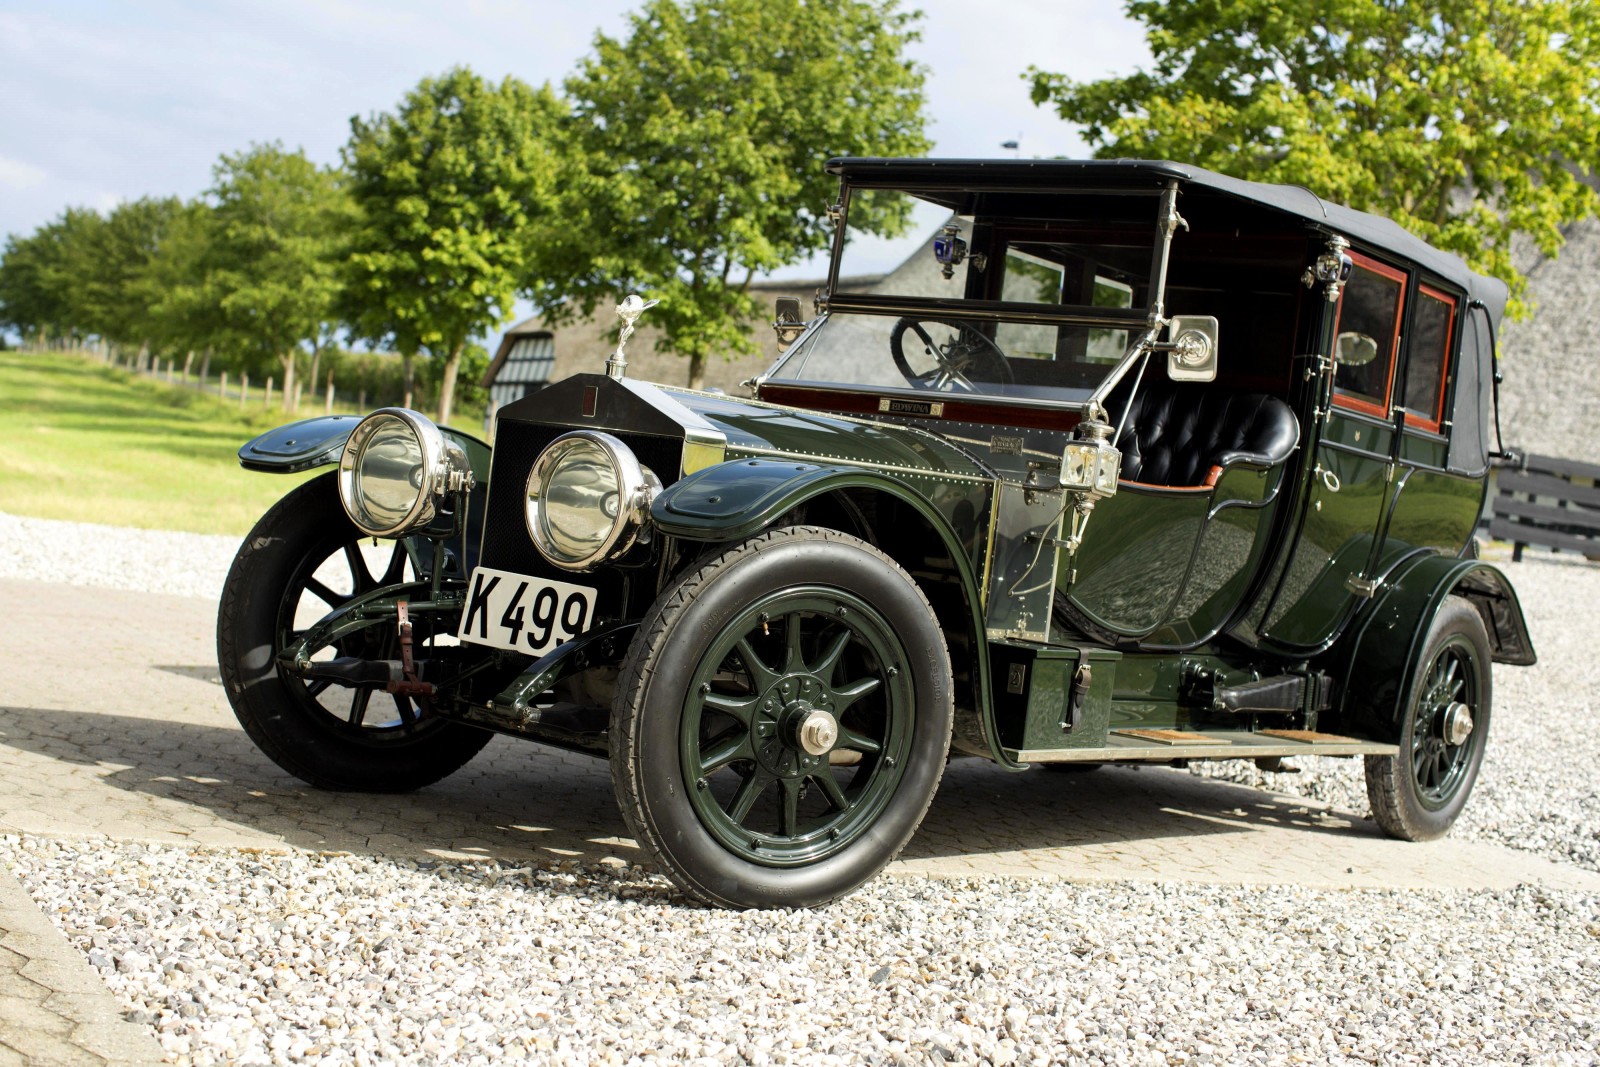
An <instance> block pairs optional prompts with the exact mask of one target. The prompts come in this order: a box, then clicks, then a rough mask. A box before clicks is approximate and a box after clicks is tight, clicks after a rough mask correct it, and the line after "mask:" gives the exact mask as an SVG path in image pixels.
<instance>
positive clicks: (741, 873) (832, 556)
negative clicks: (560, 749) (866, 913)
mask: <svg viewBox="0 0 1600 1067" xmlns="http://www.w3.org/2000/svg"><path fill="white" fill-rule="evenodd" d="M951 691H952V690H951V680H950V660H949V656H948V654H947V653H946V651H945V646H944V640H943V635H942V633H941V632H940V629H939V626H938V622H937V620H936V619H935V618H934V615H933V611H932V609H931V608H930V607H929V606H928V602H927V600H926V598H924V597H923V595H922V592H921V590H919V589H918V588H917V586H916V583H915V582H913V581H912V580H911V578H910V576H909V575H907V574H906V573H905V571H903V570H901V569H900V567H899V566H898V565H897V564H895V562H894V561H893V560H891V559H890V558H889V557H887V556H885V555H884V554H883V553H881V552H879V551H878V550H877V549H875V548H873V547H872V546H870V545H868V544H866V543H865V542H863V541H860V540H858V539H857V538H854V537H850V536H848V535H845V534H841V533H838V532H836V531H832V530H825V529H820V528H816V527H803V526H798V527H788V528H785V529H781V530H777V531H774V532H771V533H766V534H762V535H760V536H758V537H755V538H752V539H750V540H749V541H746V542H744V543H742V544H739V545H737V546H735V547H733V548H730V549H728V550H727V551H725V552H723V553H721V554H719V555H717V556H714V557H712V558H710V559H709V560H708V561H706V562H705V563H703V564H701V565H700V566H699V567H697V568H695V569H693V570H691V571H690V572H688V573H686V574H685V575H684V576H682V577H681V578H679V579H678V580H677V582H676V583H675V584H674V585H673V586H671V587H670V588H669V589H668V590H667V591H666V592H665V593H664V594H663V595H662V596H661V598H660V599H659V600H658V601H657V603H656V606H655V607H654V608H653V609H652V610H651V612H650V614H649V615H647V616H646V617H645V619H644V621H643V623H642V624H641V625H640V628H639V633H638V635H637V636H636V637H635V639H634V643H633V646H632V647H631V649H630V650H629V653H628V656H627V659H626V660H625V661H624V662H623V665H622V675H621V679H620V681H619V684H618V690H617V697H616V702H615V704H614V705H613V708H612V724H611V772H612V782H613V785H614V788H615V790H616V794H617V800H618V804H619V806H620V807H621V809H622V812H623V815H624V817H625V818H626V820H627V822H628V825H629V828H630V829H631V830H632V832H633V835H634V837H635V838H636V839H637V840H638V842H639V844H640V845H641V847H643V848H644V849H645V850H646V851H647V852H648V853H650V855H651V856H652V857H653V858H654V859H655V861H656V863H657V864H658V865H659V866H660V867H661V868H662V870H663V871H665V872H666V874H667V875H668V876H669V877H671V878H672V879H673V881H675V882H676V883H677V884H678V885H679V886H680V887H682V888H683V889H684V890H685V891H686V892H688V893H690V894H691V895H693V896H695V897H697V898H699V899H701V900H703V901H706V902H708V903H711V904H717V905H721V906H724V907H737V908H747V907H793V906H800V907H805V906H811V905H818V904H825V903H827V902H828V901H831V900H834V899H836V898H837V897H840V896H843V895H844V894H846V893H848V892H850V891H851V890H853V889H855V888H856V887H857V886H859V885H861V884H862V883H863V882H865V881H866V880H867V879H869V878H871V877H872V876H873V875H874V874H876V873H877V872H878V871H879V870H880V869H882V867H883V866H884V865H885V864H887V863H888V862H889V861H890V860H891V859H892V858H893V857H894V856H895V855H896V854H897V853H898V852H899V851H900V849H901V848H903V847H904V846H905V844H906V842H907V841H908V840H909V839H910V837H911V834H912V833H913V831H915V830H916V828H917V825H918V824H919V823H920V822H921V821H922V816H923V814H924V813H925V812H926V811H927V809H928V804H929V802H930V801H931V800H932V798H933V793H934V790H935V788H936V787H937V785H938V783H939V777H940V775H941V774H942V772H943V770H944V763H945V757H946V755H947V753H948V751H949V742H950V723H951V717H952V714H953V712H952V700H951Z"/></svg>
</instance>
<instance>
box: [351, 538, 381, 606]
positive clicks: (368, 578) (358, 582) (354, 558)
mask: <svg viewBox="0 0 1600 1067" xmlns="http://www.w3.org/2000/svg"><path fill="white" fill-rule="evenodd" d="M344 558H345V562H346V563H348V564H350V579H351V588H353V589H354V590H355V591H356V592H357V593H364V592H366V591H367V590H368V589H371V588H373V586H374V585H375V584H376V583H375V582H373V580H372V572H371V571H369V570H367V561H366V560H365V559H363V558H362V557H361V546H360V545H359V544H356V543H355V542H354V541H352V542H350V543H349V544H347V545H345V546H344Z"/></svg>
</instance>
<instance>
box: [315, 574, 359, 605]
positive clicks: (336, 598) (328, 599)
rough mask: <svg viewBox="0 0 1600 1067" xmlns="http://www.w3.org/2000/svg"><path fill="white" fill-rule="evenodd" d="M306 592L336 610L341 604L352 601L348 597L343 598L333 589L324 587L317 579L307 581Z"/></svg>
mask: <svg viewBox="0 0 1600 1067" xmlns="http://www.w3.org/2000/svg"><path fill="white" fill-rule="evenodd" d="M306 592H308V593H310V594H311V595H312V596H314V597H316V598H317V599H318V600H320V601H322V602H323V603H324V604H327V605H328V606H329V607H330V608H336V607H338V606H339V605H340V604H343V603H344V602H345V601H346V600H349V599H350V598H349V597H347V596H341V595H340V594H338V593H335V592H334V591H333V590H332V589H329V588H328V587H327V586H326V585H323V584H322V583H321V582H319V581H317V580H316V579H315V578H307V579H306Z"/></svg>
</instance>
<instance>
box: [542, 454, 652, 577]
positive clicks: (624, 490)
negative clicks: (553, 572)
mask: <svg viewBox="0 0 1600 1067" xmlns="http://www.w3.org/2000/svg"><path fill="white" fill-rule="evenodd" d="M580 442H581V443H585V444H590V445H594V446H596V447H598V448H599V449H600V452H601V454H602V455H604V456H605V458H606V462H608V463H609V464H610V465H611V470H612V473H613V474H614V475H615V476H616V480H617V513H616V515H614V516H613V517H612V519H611V529H610V530H609V531H608V532H607V533H606V536H605V537H604V538H602V539H601V541H600V543H599V544H598V545H596V546H595V548H594V550H593V551H591V552H589V553H587V554H585V555H582V556H572V555H570V554H567V553H564V552H562V551H561V550H560V549H558V548H557V547H556V546H555V544H553V543H552V542H551V540H550V538H549V537H548V536H547V534H546V533H545V530H544V522H543V518H544V511H543V508H542V507H541V502H542V495H543V490H544V487H545V485H546V484H548V480H549V475H550V473H551V472H552V471H553V470H554V469H555V467H556V466H557V464H559V463H560V462H561V460H562V459H563V458H564V456H565V454H566V453H567V452H568V451H570V449H571V446H572V445H574V444H576V443H580ZM525 489H526V507H525V510H524V519H525V521H526V524H527V527H528V535H529V536H530V537H532V538H533V543H534V547H536V548H537V549H538V550H539V554H540V555H542V556H544V558H545V559H547V560H549V561H550V562H551V563H552V564H554V565H555V566H557V567H560V568H561V569H563V570H568V571H586V570H589V569H591V568H593V567H595V566H597V565H599V564H601V563H604V562H606V561H608V560H611V559H615V558H616V557H618V556H620V555H622V554H623V553H624V552H626V551H627V550H628V549H630V548H632V547H633V545H634V542H635V541H637V540H638V538H639V535H640V533H641V532H642V531H643V530H644V529H645V528H646V525H647V524H648V522H649V520H650V501H651V500H652V499H654V497H655V494H656V493H658V492H659V491H660V490H661V480H660V479H659V478H657V477H656V475H655V472H654V471H652V470H650V468H648V467H645V466H643V465H642V464H640V462H639V459H638V457H637V456H635V455H634V454H633V450H632V449H631V448H629V447H628V446H627V445H626V444H624V443H623V442H622V441H621V440H619V439H618V438H616V437H614V436H612V435H611V434H608V433H602V432H600V431H599V430H573V431H571V432H569V433H564V434H562V435H561V436H560V437H557V438H556V439H555V440H553V441H551V442H550V443H549V444H548V445H546V446H545V447H544V451H542V452H540V453H539V458H538V459H536V460H534V463H533V469H532V470H531V471H529V472H528V481H527V485H526V487H525Z"/></svg>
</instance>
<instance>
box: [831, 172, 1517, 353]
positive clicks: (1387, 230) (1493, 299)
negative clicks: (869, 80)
mask: <svg viewBox="0 0 1600 1067" xmlns="http://www.w3.org/2000/svg"><path fill="white" fill-rule="evenodd" d="M828 173H830V174H836V175H838V176H839V177H840V178H842V179H844V181H846V182H847V183H849V184H850V185H851V186H853V187H855V188H858V189H903V190H906V191H908V192H915V193H916V194H917V195H919V196H924V197H925V198H927V199H929V200H931V201H933V202H935V203H942V204H944V205H945V206H948V207H950V208H951V209H952V210H960V203H961V200H962V197H961V196H960V195H946V196H940V195H939V193H940V192H941V191H947V192H948V193H949V194H967V193H979V192H983V193H1002V194H1003V193H1024V194H1025V193H1035V194H1037V193H1057V192H1059V193H1087V192H1097V193H1111V194H1116V193H1119V192H1120V193H1137V192H1151V193H1154V192H1156V191H1157V190H1159V189H1161V188H1162V187H1164V186H1165V185H1166V184H1167V183H1168V182H1169V181H1172V180H1174V179H1176V180H1177V181H1178V182H1179V183H1180V188H1181V187H1184V186H1187V187H1190V188H1193V189H1197V190H1201V189H1203V190H1206V191H1208V192H1211V193H1215V194H1220V195H1222V196H1225V197H1229V198H1232V199H1234V200H1237V201H1239V202H1241V203H1245V204H1253V205H1257V206H1259V207H1261V208H1264V209H1266V210H1268V211H1274V212H1278V213H1280V214H1283V215H1288V216H1291V217H1292V218H1295V219H1299V220H1302V221H1303V222H1306V223H1308V224H1310V225H1311V226H1313V227H1315V228H1316V229H1319V230H1326V231H1328V232H1331V233H1339V234H1343V235H1344V236H1345V237H1348V238H1350V239H1351V240H1352V241H1356V242H1359V243H1361V244H1366V245H1369V246H1372V247H1375V248H1378V249H1382V250H1384V251H1387V252H1390V253H1393V254H1394V255H1396V256H1400V257H1402V258H1404V259H1408V260H1410V261H1411V262H1412V263H1415V264H1416V265H1417V266H1418V267H1421V268H1422V269H1424V270H1426V271H1429V272H1431V273H1433V274H1435V275H1437V276H1438V277H1440V278H1442V279H1444V280H1445V281H1448V282H1451V283H1452V284H1454V285H1456V286H1458V287H1460V288H1461V289H1462V290H1464V291H1465V292H1466V293H1467V295H1468V297H1469V298H1473V299H1477V300H1480V301H1482V302H1483V304H1484V305H1485V307H1487V309H1488V310H1489V314H1490V315H1491V317H1493V318H1494V320H1495V321H1496V322H1498V321H1499V319H1500V314H1501V312H1502V311H1504V309H1505V303H1506V295H1507V294H1506V287H1505V283H1504V282H1501V281H1500V280H1499V279H1497V278H1489V277H1486V276H1484V275H1481V274H1475V273H1474V272H1473V271H1472V270H1470V269H1469V268H1468V267H1467V265H1466V264H1465V263H1463V262H1462V261H1461V260H1460V259H1459V258H1457V257H1456V256H1454V255H1451V254H1450V253H1449V252H1442V251H1440V250H1439V249H1437V248H1434V247H1433V246H1432V245H1430V244H1428V243H1427V242H1426V241H1424V240H1422V239H1421V238H1419V237H1417V236H1415V235H1413V234H1411V233H1409V232H1408V231H1406V230H1405V229H1402V228H1401V227H1400V226H1399V225H1397V224H1396V223H1394V222H1391V221H1390V220H1389V219H1386V218H1383V217H1382V216H1380V215H1372V214H1369V213H1368V212H1365V211H1357V210H1355V209H1354V208H1348V207H1345V206H1344V205H1343V204H1336V203H1334V202H1333V201H1331V200H1324V199H1322V198H1321V197H1319V196H1317V195H1316V194H1315V193H1313V192H1311V190H1309V189H1306V188H1304V187H1302V186H1298V185H1272V184H1269V183H1267V182H1251V181H1244V180H1242V179H1239V178H1230V177H1228V176H1227V175H1226V174H1218V173H1217V172H1215V171H1210V170H1206V169H1205V168H1203V167H1195V166H1190V165H1189V164H1186V163H1174V162H1172V161H1170V160H1146V159H884V158H872V157H841V158H835V159H831V160H829V161H828Z"/></svg>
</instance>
